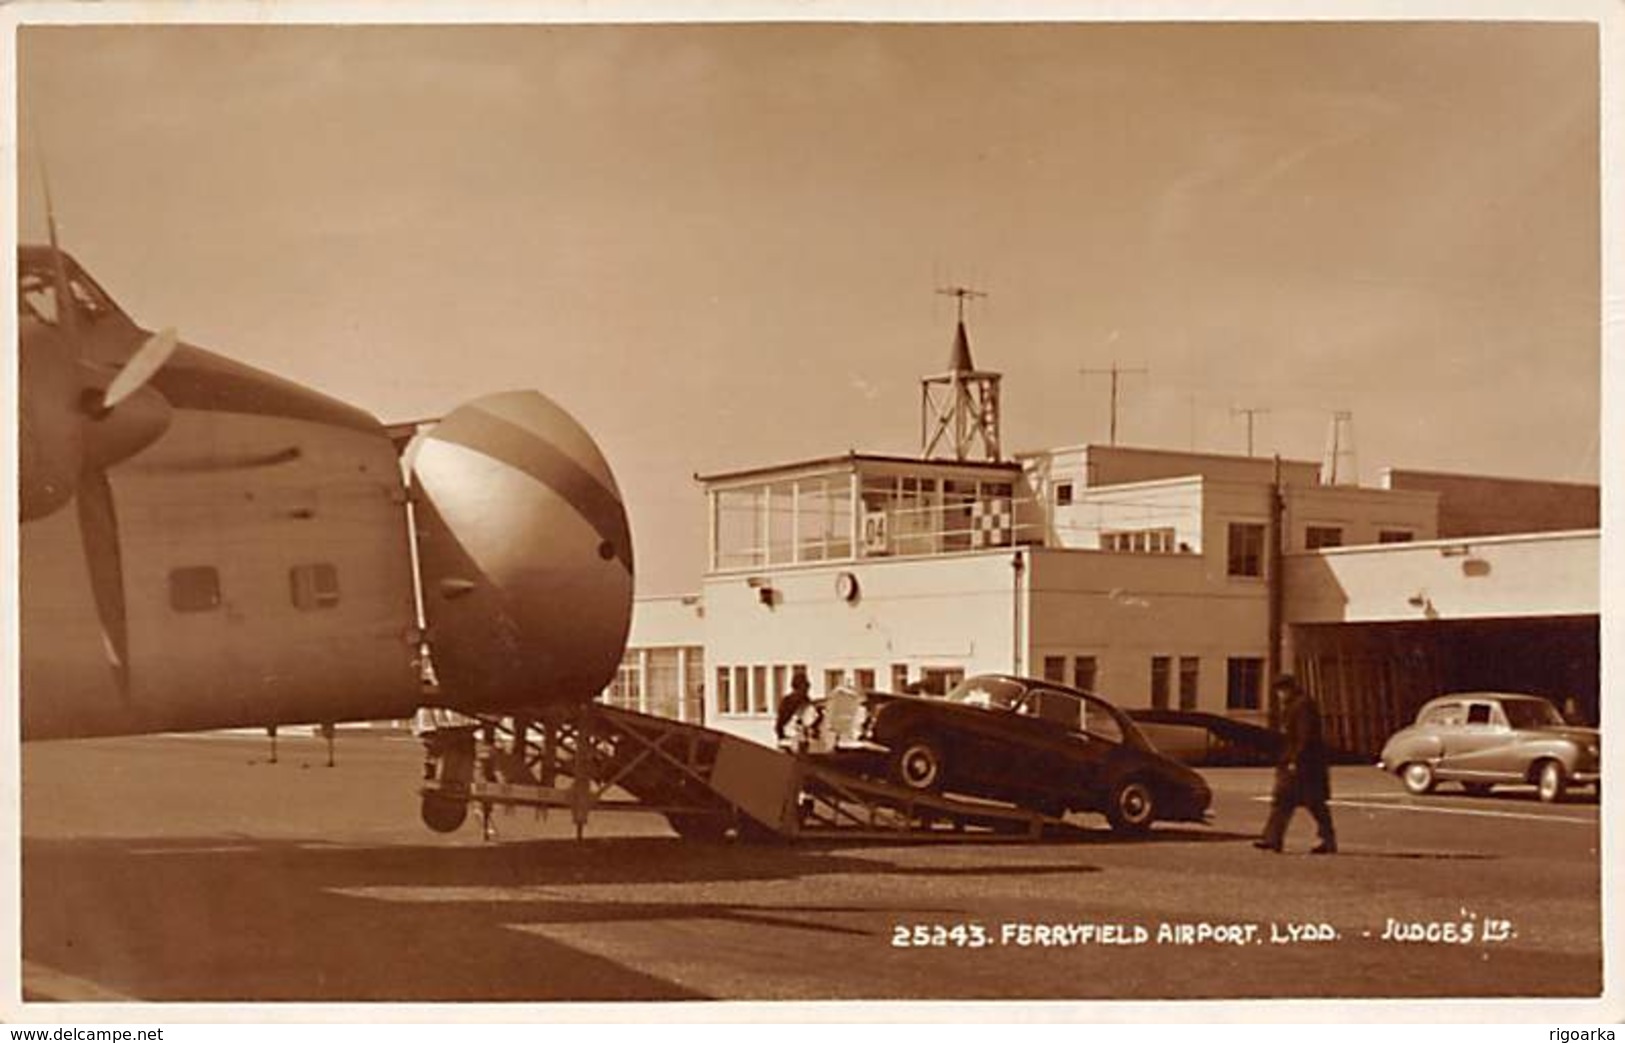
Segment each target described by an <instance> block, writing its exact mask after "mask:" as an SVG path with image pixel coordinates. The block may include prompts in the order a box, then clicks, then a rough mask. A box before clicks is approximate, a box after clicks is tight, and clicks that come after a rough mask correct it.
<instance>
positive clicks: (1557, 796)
mask: <svg viewBox="0 0 1625 1043" xmlns="http://www.w3.org/2000/svg"><path fill="white" fill-rule="evenodd" d="M1535 788H1536V789H1537V791H1538V792H1539V793H1540V799H1541V802H1542V803H1544V804H1556V803H1557V802H1558V801H1560V800H1562V799H1563V794H1564V793H1566V792H1568V788H1569V774H1568V772H1566V771H1564V770H1563V765H1562V763H1561V762H1559V761H1542V762H1541V765H1540V773H1539V774H1538V775H1536V776H1535Z"/></svg>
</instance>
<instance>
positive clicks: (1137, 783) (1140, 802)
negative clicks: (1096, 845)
mask: <svg viewBox="0 0 1625 1043" xmlns="http://www.w3.org/2000/svg"><path fill="white" fill-rule="evenodd" d="M1156 820H1157V796H1156V794H1155V793H1154V792H1153V791H1152V789H1151V787H1150V786H1148V785H1147V784H1146V782H1145V780H1144V779H1124V780H1123V781H1122V782H1119V783H1118V784H1117V785H1116V786H1114V787H1112V797H1111V803H1109V804H1107V805H1106V821H1107V822H1110V823H1111V826H1112V829H1113V830H1115V831H1116V832H1118V833H1131V834H1141V833H1144V832H1146V831H1147V830H1148V829H1150V828H1151V823H1153V822H1155V821H1156Z"/></svg>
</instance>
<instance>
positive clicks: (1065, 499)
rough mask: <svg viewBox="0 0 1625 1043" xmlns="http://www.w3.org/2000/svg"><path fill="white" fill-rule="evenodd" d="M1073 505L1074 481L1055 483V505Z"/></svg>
mask: <svg viewBox="0 0 1625 1043" xmlns="http://www.w3.org/2000/svg"><path fill="white" fill-rule="evenodd" d="M1071 505H1072V483H1071V482H1056V483H1055V506H1057V507H1070V506H1071Z"/></svg>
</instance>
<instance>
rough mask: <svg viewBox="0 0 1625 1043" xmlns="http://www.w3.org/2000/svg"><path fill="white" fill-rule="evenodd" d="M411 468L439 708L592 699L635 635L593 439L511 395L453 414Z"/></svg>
mask: <svg viewBox="0 0 1625 1043" xmlns="http://www.w3.org/2000/svg"><path fill="white" fill-rule="evenodd" d="M406 458H407V459H408V460H409V461H410V462H411V471H412V482H413V486H414V489H415V495H414V512H415V517H416V524H417V532H418V554H419V570H420V576H421V579H422V588H423V607H424V616H425V620H426V622H427V625H428V634H429V644H430V648H431V650H432V655H433V661H434V666H435V672H436V675H437V676H438V679H439V682H440V688H441V693H442V694H441V698H440V701H441V702H442V703H444V704H445V705H447V706H450V707H453V708H455V709H459V710H466V711H469V712H475V711H493V710H505V709H518V708H529V707H540V706H543V705H546V704H558V703H580V702H586V701H589V700H591V699H593V698H594V697H596V696H597V695H598V694H599V692H600V691H602V690H603V688H604V687H605V686H606V685H607V684H608V683H609V681H610V680H611V679H612V678H613V677H614V675H615V671H616V668H617V667H618V666H619V664H620V661H621V655H622V653H623V651H624V649H625V646H626V635H627V629H628V627H629V626H630V625H631V618H632V541H631V533H630V529H629V528H628V525H627V520H626V509H625V507H624V506H623V504H622V503H621V495H620V490H619V489H618V488H617V487H616V484H615V476H614V475H613V474H612V473H611V472H610V469H609V465H608V464H607V463H605V461H604V458H603V454H601V453H600V452H599V451H598V447H597V445H595V444H594V443H593V440H592V437H591V436H590V435H588V434H587V432H586V431H585V430H583V429H582V427H581V425H580V424H578V423H576V422H575V420H574V419H573V418H572V417H571V416H570V415H569V414H568V413H566V412H565V411H564V410H562V409H560V408H559V407H558V406H557V405H555V404H554V403H552V402H551V401H549V400H548V399H547V398H545V397H543V396H542V395H540V394H538V393H536V392H533V391H521V392H507V393H503V394H498V395H491V396H488V397H485V398H480V399H477V400H475V401H473V402H470V403H468V404H467V405H464V406H462V407H460V408H458V409H457V410H456V411H454V412H453V413H451V414H450V415H449V416H447V417H446V418H445V419H444V420H442V421H440V422H439V423H438V424H436V425H435V426H434V427H433V428H431V429H429V430H428V431H426V432H424V433H423V434H420V435H419V436H418V438H417V440H416V441H415V442H414V444H413V446H412V447H411V448H410V449H409V450H408V452H407V457H406Z"/></svg>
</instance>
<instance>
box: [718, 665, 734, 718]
mask: <svg viewBox="0 0 1625 1043" xmlns="http://www.w3.org/2000/svg"><path fill="white" fill-rule="evenodd" d="M729 681H730V677H729V672H728V668H727V667H725V666H719V667H717V713H733V712H734V693H733V685H731V684H730V683H729Z"/></svg>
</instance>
